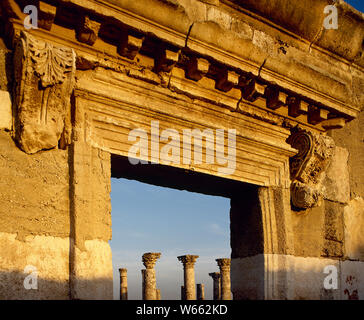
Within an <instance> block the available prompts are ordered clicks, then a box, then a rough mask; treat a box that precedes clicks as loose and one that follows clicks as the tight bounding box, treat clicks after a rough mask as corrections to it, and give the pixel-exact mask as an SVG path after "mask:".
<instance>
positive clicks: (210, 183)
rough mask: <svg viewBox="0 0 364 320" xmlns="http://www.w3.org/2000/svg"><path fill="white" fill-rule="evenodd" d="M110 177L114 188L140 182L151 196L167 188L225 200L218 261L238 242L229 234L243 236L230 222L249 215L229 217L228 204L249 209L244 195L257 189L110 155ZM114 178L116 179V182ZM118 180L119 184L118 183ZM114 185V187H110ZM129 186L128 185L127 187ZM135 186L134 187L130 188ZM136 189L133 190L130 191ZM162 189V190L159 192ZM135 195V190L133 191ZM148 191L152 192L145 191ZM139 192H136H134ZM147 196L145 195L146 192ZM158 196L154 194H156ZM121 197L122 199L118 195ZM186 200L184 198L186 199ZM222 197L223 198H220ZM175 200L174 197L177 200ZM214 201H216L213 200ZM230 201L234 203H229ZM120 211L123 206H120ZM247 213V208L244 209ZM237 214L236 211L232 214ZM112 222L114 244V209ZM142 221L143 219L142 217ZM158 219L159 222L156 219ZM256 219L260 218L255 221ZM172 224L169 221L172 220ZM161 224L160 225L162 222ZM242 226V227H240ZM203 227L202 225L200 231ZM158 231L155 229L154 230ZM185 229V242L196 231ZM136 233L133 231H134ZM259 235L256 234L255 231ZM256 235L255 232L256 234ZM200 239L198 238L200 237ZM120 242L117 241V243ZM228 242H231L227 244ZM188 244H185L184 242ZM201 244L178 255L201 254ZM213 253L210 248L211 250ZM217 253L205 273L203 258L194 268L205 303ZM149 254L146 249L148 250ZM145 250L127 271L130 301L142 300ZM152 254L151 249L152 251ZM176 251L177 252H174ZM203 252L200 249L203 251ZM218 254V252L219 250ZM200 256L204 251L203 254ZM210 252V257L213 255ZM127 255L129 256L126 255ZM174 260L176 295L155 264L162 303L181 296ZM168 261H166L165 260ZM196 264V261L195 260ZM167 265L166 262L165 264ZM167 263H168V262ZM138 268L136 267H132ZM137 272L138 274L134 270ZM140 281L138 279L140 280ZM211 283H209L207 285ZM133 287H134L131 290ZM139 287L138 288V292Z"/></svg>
mask: <svg viewBox="0 0 364 320" xmlns="http://www.w3.org/2000/svg"><path fill="white" fill-rule="evenodd" d="M111 176H112V178H114V179H113V181H112V182H114V185H115V187H116V186H117V184H119V183H126V184H127V182H128V181H127V180H125V179H128V180H133V181H134V182H136V181H138V182H143V183H147V184H148V185H149V186H156V187H157V188H154V189H153V193H155V194H156V193H158V191H163V190H166V188H163V187H167V188H171V189H174V190H185V191H188V192H193V193H195V195H196V196H197V194H199V195H200V197H199V198H200V199H201V197H203V195H208V196H218V197H219V198H220V199H221V200H220V202H219V203H222V199H223V198H225V200H226V202H225V206H224V209H225V210H226V211H225V210H224V212H221V215H222V216H223V217H224V219H225V220H227V221H226V222H227V224H228V226H227V230H225V229H224V231H225V233H228V234H229V235H228V239H225V238H224V246H225V245H227V246H228V248H226V250H224V251H223V252H224V253H223V254H221V257H228V258H230V257H231V241H234V242H235V243H237V242H239V241H240V240H239V239H238V238H237V237H236V236H231V232H230V229H231V230H234V232H236V233H239V234H244V232H241V231H242V230H240V231H237V230H238V229H237V228H231V226H230V219H234V220H239V221H242V222H243V221H244V219H245V218H244V217H242V216H243V215H247V216H249V215H248V213H247V212H245V213H243V212H239V213H237V212H234V211H232V212H231V214H229V211H230V204H231V203H232V204H233V205H234V203H235V207H236V203H237V202H239V201H238V199H240V200H242V201H243V203H244V204H246V205H249V199H248V198H246V195H248V197H251V194H252V192H253V193H254V189H256V188H255V187H254V186H252V185H249V184H247V183H242V182H237V181H232V180H228V179H223V178H218V177H215V176H210V175H206V174H202V173H197V172H193V171H188V170H183V169H179V168H173V167H169V166H163V165H156V164H147V165H146V164H144V165H143V164H138V165H132V164H130V162H129V160H128V159H127V158H126V157H121V156H117V155H112V156H111ZM115 178H117V179H115ZM119 179H120V180H119ZM112 185H113V183H112ZM128 185H129V186H130V185H131V184H128ZM143 185H144V188H143V187H141V186H139V189H140V190H145V184H143ZM132 186H134V185H132ZM133 188H135V187H133ZM161 189H162V190H161ZM133 190H134V191H135V189H133ZM148 190H149V191H150V190H151V189H148ZM136 192H138V191H136ZM147 192H148V191H147ZM111 194H112V197H111V199H112V202H113V197H114V196H115V197H116V196H117V194H116V193H113V191H112V193H111ZM156 195H157V194H156ZM172 196H173V197H176V196H174V195H172ZM120 197H122V195H120ZM185 197H186V195H185ZM221 197H223V198H221ZM139 198H140V200H142V198H143V194H140V195H139ZM176 198H177V197H176ZM214 198H215V197H214ZM201 200H202V201H205V202H207V201H211V202H214V200H215V199H211V198H209V199H208V200H207V199H206V200H205V199H201ZM125 201H126V202H128V201H132V199H130V198H129V199H128V198H125ZM146 201H148V200H146ZM232 201H233V202H232ZM215 203H218V201H215ZM125 206H127V204H125ZM121 207H122V205H121ZM170 207H171V213H172V214H173V208H172V206H171V205H170ZM186 208H188V206H186ZM246 208H247V209H248V207H246ZM118 209H120V205H118ZM235 211H236V210H235ZM112 212H113V214H112V219H113V239H114V238H115V237H116V241H120V232H119V231H118V230H116V228H118V224H117V225H116V226H114V219H115V218H116V217H115V215H117V214H119V213H120V212H116V211H115V212H114V206H113V208H112ZM150 214H154V215H155V216H156V217H158V216H159V215H158V214H157V213H155V212H154V211H153V208H152V207H150ZM179 214H181V215H182V214H183V213H181V212H179ZM186 216H187V217H191V216H190V215H188V214H187V215H186ZM141 218H142V217H141ZM118 219H120V217H118ZM157 219H158V218H157ZM258 219H259V218H258ZM171 220H172V219H171ZM161 223H163V222H162V221H161ZM189 223H191V224H192V225H193V224H195V223H196V222H195V221H193V219H191V221H190V222H189ZM171 224H173V221H172V222H171ZM243 224H244V223H243ZM202 227H203V226H202V225H201V228H202ZM157 228H158V227H157ZM157 228H156V230H154V232H158V229H157ZM184 228H185V231H186V232H185V238H188V237H191V236H195V238H196V239H197V237H196V234H193V232H194V231H195V233H196V228H191V229H192V231H189V230H188V229H187V228H188V226H187V225H184ZM256 228H259V222H258V221H257V222H256ZM242 229H244V226H243V225H242ZM134 231H136V230H134ZM256 231H258V230H256ZM124 232H130V230H125V229H124ZM257 233H258V232H257ZM249 234H250V235H253V234H254V231H253V230H251V231H250V232H249ZM199 238H201V237H199ZM117 239H119V240H117ZM123 239H124V241H125V239H126V238H125V237H123ZM230 239H231V241H230ZM257 240H258V238H257V237H255V236H253V237H252V238H251V239H249V241H250V242H251V243H259V241H257ZM127 241H132V239H128V240H127ZM187 242H188V241H187ZM201 243H204V240H202V239H201V240H200V239H199V240H198V241H197V240H196V241H195V243H194V244H193V245H192V246H191V244H190V242H188V244H187V245H186V246H187V247H189V248H191V249H187V252H179V253H178V254H179V255H183V254H198V255H199V254H200V253H201V250H199V245H201ZM111 247H112V250H114V248H113V243H112V242H111ZM115 249H116V244H115ZM211 249H213V248H211ZM215 249H216V250H215V251H214V250H211V254H210V255H211V259H210V260H211V261H210V262H209V265H208V269H207V268H206V261H205V260H206V259H204V256H202V257H201V258H202V259H204V260H202V261H201V262H202V265H201V264H200V265H199V261H197V263H196V266H195V272H196V284H197V283H201V282H202V283H203V284H204V286H205V299H207V300H209V299H212V279H211V278H210V277H209V276H208V273H210V272H215V271H218V269H219V268H218V266H217V264H216V262H215V259H216V258H220V256H216V254H218V252H219V251H218V250H219V249H221V247H220V246H219V248H215ZM148 250H149V249H148ZM148 250H147V249H146V248H145V247H144V248H140V256H136V257H135V260H136V261H135V264H134V267H132V268H133V269H132V270H128V282H129V284H128V287H129V296H130V297H131V299H140V298H141V285H140V284H141V273H140V271H141V269H142V268H143V265H142V262H141V255H142V254H143V253H144V252H147V251H148ZM151 250H152V251H153V248H152V249H151ZM154 250H157V251H160V250H159V249H158V248H154ZM177 250H178V249H177ZM202 250H203V249H202ZM220 251H221V250H220ZM202 252H203V251H202ZM212 252H213V253H212ZM129 254H130V253H129ZM178 254H176V257H174V258H175V260H176V261H175V264H176V265H178V266H177V267H176V266H173V267H172V269H173V270H174V271H173V272H174V273H175V274H174V278H175V279H173V280H174V282H176V287H175V290H174V291H176V292H173V293H172V292H171V290H169V288H166V284H165V283H164V282H163V279H160V278H162V277H163V276H164V274H163V272H162V271H163V270H164V266H163V263H166V262H164V261H163V260H161V261H158V262H157V265H156V272H157V284H158V283H161V285H162V286H163V285H164V287H165V288H166V290H167V292H164V294H165V295H163V294H162V299H180V292H179V290H178V289H179V286H180V285H181V284H183V269H182V265H180V262H178V261H177V255H178ZM168 258H169V260H170V258H171V257H167V259H168ZM162 259H163V252H162ZM198 260H199V259H198ZM115 261H120V258H119V257H118V256H117V257H114V254H113V264H114V263H115ZM167 263H168V262H167ZM169 263H170V262H169ZM135 266H138V267H135ZM119 267H125V266H122V265H119V266H117V265H115V264H114V299H118V288H115V286H117V287H118V286H119V284H118V278H119V274H118V268H119ZM159 268H160V269H161V271H160V273H159V274H160V277H158V269H159ZM134 269H137V270H134ZM205 269H206V270H205ZM202 270H204V271H205V273H206V274H202ZM115 277H117V279H115ZM136 278H138V280H140V284H139V283H138V282H137V283H136V280H135V279H136ZM139 278H140V279H139ZM201 279H203V281H201ZM173 280H172V281H173ZM210 282H211V283H210ZM132 286H134V287H132ZM139 287H140V288H139ZM136 290H139V291H140V293H139V292H137V293H135V291H136Z"/></svg>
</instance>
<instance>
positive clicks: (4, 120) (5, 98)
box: [0, 90, 12, 130]
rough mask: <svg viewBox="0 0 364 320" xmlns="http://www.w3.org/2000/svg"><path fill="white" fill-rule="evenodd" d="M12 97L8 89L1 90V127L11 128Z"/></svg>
mask: <svg viewBox="0 0 364 320" xmlns="http://www.w3.org/2000/svg"><path fill="white" fill-rule="evenodd" d="M11 126H12V111H11V98H10V94H9V92H8V91H3V90H0V129H7V130H11Z"/></svg>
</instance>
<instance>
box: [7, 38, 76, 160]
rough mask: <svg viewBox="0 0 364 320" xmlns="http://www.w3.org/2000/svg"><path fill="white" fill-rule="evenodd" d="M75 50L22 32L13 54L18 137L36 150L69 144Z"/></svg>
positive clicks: (23, 145)
mask: <svg viewBox="0 0 364 320" xmlns="http://www.w3.org/2000/svg"><path fill="white" fill-rule="evenodd" d="M75 60H76V59H75V53H74V51H73V50H72V49H69V48H65V47H58V46H54V45H53V44H50V43H48V42H45V41H43V40H38V39H36V38H34V37H32V36H31V35H29V34H28V33H26V32H22V33H21V37H20V39H19V41H18V43H17V46H16V50H15V55H14V67H15V89H14V90H15V92H14V97H15V105H16V118H15V128H16V139H17V141H18V142H19V145H20V147H21V149H22V150H23V151H25V152H27V153H35V152H37V151H40V150H42V149H51V148H54V147H56V146H57V145H58V144H59V143H60V144H61V145H62V146H64V145H67V144H69V143H70V135H71V115H70V113H71V111H70V97H71V93H72V90H73V86H74V76H75Z"/></svg>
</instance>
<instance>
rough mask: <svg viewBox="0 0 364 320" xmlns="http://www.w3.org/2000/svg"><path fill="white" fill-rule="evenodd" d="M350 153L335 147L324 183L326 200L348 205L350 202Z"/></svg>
mask: <svg viewBox="0 0 364 320" xmlns="http://www.w3.org/2000/svg"><path fill="white" fill-rule="evenodd" d="M348 158H349V152H348V151H347V150H346V149H345V148H341V147H335V149H334V154H333V157H332V159H331V163H330V165H329V167H328V168H327V170H326V177H325V179H324V181H323V185H324V188H323V194H324V198H325V199H327V200H331V201H338V202H341V203H347V202H349V200H350V179H349V168H348Z"/></svg>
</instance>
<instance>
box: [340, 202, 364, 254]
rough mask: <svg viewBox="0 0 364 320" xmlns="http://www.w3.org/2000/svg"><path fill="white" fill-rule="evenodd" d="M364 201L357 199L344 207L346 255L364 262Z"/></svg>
mask: <svg viewBox="0 0 364 320" xmlns="http://www.w3.org/2000/svg"><path fill="white" fill-rule="evenodd" d="M363 230H364V200H363V199H362V198H359V197H358V198H355V199H353V200H351V201H350V202H349V204H348V205H347V206H345V207H344V232H345V254H346V256H347V257H348V258H349V259H353V260H354V259H355V260H361V261H364V232H363Z"/></svg>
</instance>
